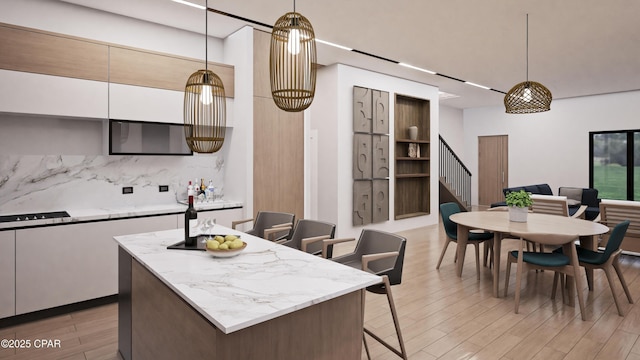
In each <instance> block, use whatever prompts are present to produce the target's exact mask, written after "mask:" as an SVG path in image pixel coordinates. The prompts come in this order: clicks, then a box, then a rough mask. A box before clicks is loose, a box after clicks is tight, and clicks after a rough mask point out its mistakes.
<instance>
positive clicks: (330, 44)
mask: <svg viewBox="0 0 640 360" xmlns="http://www.w3.org/2000/svg"><path fill="white" fill-rule="evenodd" d="M316 42H317V43H321V44H325V45H329V46H333V47H337V48H338V49H342V50H346V51H351V50H353V49H352V48H350V47H346V46H342V45H338V44H334V43H332V42H329V41H325V40H320V39H318V38H316Z"/></svg>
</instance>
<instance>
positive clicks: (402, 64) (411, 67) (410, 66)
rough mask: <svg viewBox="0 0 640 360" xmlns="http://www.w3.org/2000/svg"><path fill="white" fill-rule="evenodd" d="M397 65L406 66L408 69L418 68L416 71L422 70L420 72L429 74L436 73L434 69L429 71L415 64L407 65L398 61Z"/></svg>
mask: <svg viewBox="0 0 640 360" xmlns="http://www.w3.org/2000/svg"><path fill="white" fill-rule="evenodd" d="M398 65H400V66H404V67H407V68H409V69H413V70H418V71H422V72H426V73H427V74H431V75H437V73H436V72H435V71H431V70H427V69H423V68H419V67H417V66H413V65H409V64H407V63H403V62H401V63H398Z"/></svg>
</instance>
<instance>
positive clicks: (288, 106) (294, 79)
mask: <svg viewBox="0 0 640 360" xmlns="http://www.w3.org/2000/svg"><path fill="white" fill-rule="evenodd" d="M269 73H270V78H271V95H272V97H273V101H274V102H275V103H276V105H277V106H278V107H279V108H280V109H282V110H285V111H291V112H295V111H302V110H304V109H306V108H308V107H309V105H311V102H312V101H313V97H314V96H315V92H316V41H315V34H314V32H313V27H312V26H311V23H310V22H309V20H307V18H305V17H304V16H302V15H301V14H299V13H297V12H296V2H295V0H294V1H293V12H288V13H286V14H284V15H283V16H281V17H280V18H279V19H278V20H277V21H276V23H275V25H274V26H273V30H272V32H271V51H270V54H269Z"/></svg>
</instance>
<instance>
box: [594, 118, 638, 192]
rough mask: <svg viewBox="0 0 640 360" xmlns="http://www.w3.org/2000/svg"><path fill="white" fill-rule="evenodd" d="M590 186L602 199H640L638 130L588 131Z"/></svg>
mask: <svg viewBox="0 0 640 360" xmlns="http://www.w3.org/2000/svg"><path fill="white" fill-rule="evenodd" d="M589 146H590V156H589V165H590V170H589V186H590V187H592V188H596V189H598V197H600V198H601V199H617V200H640V130H622V131H606V132H591V133H589Z"/></svg>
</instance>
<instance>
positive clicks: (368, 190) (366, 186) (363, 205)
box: [353, 180, 373, 226]
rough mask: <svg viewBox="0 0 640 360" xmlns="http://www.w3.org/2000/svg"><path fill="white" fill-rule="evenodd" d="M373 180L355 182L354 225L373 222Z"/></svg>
mask: <svg viewBox="0 0 640 360" xmlns="http://www.w3.org/2000/svg"><path fill="white" fill-rule="evenodd" d="M371 204H372V181H371V180H358V181H354V182H353V226H360V225H367V224H371V216H372V215H373V214H372V211H371Z"/></svg>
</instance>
